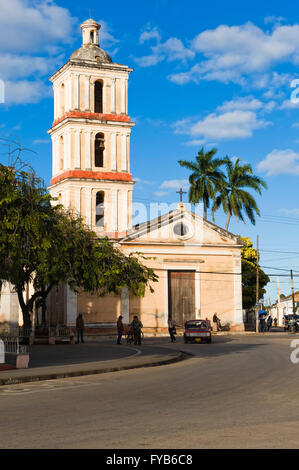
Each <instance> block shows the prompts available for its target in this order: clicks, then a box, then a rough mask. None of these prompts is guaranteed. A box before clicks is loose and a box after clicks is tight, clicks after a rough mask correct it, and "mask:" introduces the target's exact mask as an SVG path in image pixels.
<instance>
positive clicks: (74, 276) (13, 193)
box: [0, 165, 158, 326]
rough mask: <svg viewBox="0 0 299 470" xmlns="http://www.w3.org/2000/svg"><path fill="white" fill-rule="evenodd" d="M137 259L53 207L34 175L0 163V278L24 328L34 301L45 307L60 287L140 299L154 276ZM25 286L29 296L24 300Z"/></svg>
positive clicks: (28, 324)
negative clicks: (10, 289) (126, 293)
mask: <svg viewBox="0 0 299 470" xmlns="http://www.w3.org/2000/svg"><path fill="white" fill-rule="evenodd" d="M140 259H142V257H141V255H138V254H136V255H130V256H126V255H124V254H123V253H122V252H121V251H120V250H119V248H118V247H116V246H115V245H114V244H113V243H112V242H111V241H109V240H108V239H107V238H102V239H99V238H97V237H96V235H95V233H94V232H92V231H91V230H89V229H88V228H87V227H86V226H85V225H84V223H83V220H82V219H81V218H80V217H76V216H74V214H72V213H71V212H67V211H65V210H64V209H63V208H62V206H60V205H53V199H52V198H51V196H50V195H49V193H48V192H47V190H46V188H45V187H44V185H43V182H42V181H41V180H40V179H39V178H37V177H36V176H35V175H34V173H32V172H29V173H27V172H24V171H21V172H20V173H18V174H16V172H14V171H13V170H12V169H10V168H8V167H5V166H3V165H0V280H1V281H8V282H10V283H11V284H12V285H13V286H14V287H15V290H16V292H17V294H18V299H19V303H20V306H21V309H22V312H23V319H24V325H25V326H30V313H31V312H32V309H33V305H34V302H37V304H38V305H42V306H43V307H44V308H45V303H46V298H47V296H48V294H49V292H50V290H51V289H52V288H53V287H54V286H55V285H58V284H59V283H64V284H68V285H69V286H70V288H71V289H72V290H74V291H78V290H80V289H82V290H84V291H87V292H90V293H94V294H97V295H105V294H107V293H111V292H114V293H117V294H118V293H119V292H120V290H121V288H122V287H127V288H128V289H129V290H130V291H131V292H132V293H133V294H135V295H137V296H142V295H144V292H145V288H146V286H147V285H149V284H150V282H151V281H152V282H156V281H157V279H158V277H157V276H156V275H155V273H154V271H153V270H152V269H151V268H148V267H146V266H145V265H143V264H142V263H141V262H140ZM29 283H31V284H32V285H33V287H34V293H33V294H32V295H31V296H30V297H29V298H28V299H26V298H25V297H24V291H25V289H26V286H27V285H28V284H29ZM150 289H151V290H152V287H151V285H150Z"/></svg>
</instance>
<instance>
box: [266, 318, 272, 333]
mask: <svg viewBox="0 0 299 470" xmlns="http://www.w3.org/2000/svg"><path fill="white" fill-rule="evenodd" d="M272 322H273V320H272V317H271V315H270V316H269V317H268V320H267V328H268V331H270V330H271V327H272Z"/></svg>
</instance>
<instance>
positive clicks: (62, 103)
mask: <svg viewBox="0 0 299 470" xmlns="http://www.w3.org/2000/svg"><path fill="white" fill-rule="evenodd" d="M64 113H65V86H64V83H63V84H62V85H61V87H60V115H61V116H63V115H64Z"/></svg>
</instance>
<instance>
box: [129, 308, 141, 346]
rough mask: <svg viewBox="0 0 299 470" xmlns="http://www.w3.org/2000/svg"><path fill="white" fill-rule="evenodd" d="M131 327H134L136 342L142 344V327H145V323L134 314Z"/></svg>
mask: <svg viewBox="0 0 299 470" xmlns="http://www.w3.org/2000/svg"><path fill="white" fill-rule="evenodd" d="M131 327H132V328H133V334H134V344H141V328H143V325H142V323H141V321H140V320H139V319H138V317H137V315H134V318H133V321H132V323H131Z"/></svg>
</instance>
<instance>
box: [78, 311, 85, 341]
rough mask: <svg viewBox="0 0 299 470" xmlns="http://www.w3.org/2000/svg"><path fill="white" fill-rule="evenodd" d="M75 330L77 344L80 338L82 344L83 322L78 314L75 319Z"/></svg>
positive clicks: (81, 316)
mask: <svg viewBox="0 0 299 470" xmlns="http://www.w3.org/2000/svg"><path fill="white" fill-rule="evenodd" d="M76 330H77V344H78V343H80V338H81V343H84V339H83V332H84V320H83V315H82V313H80V314H79V316H78V317H77V320H76Z"/></svg>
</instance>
